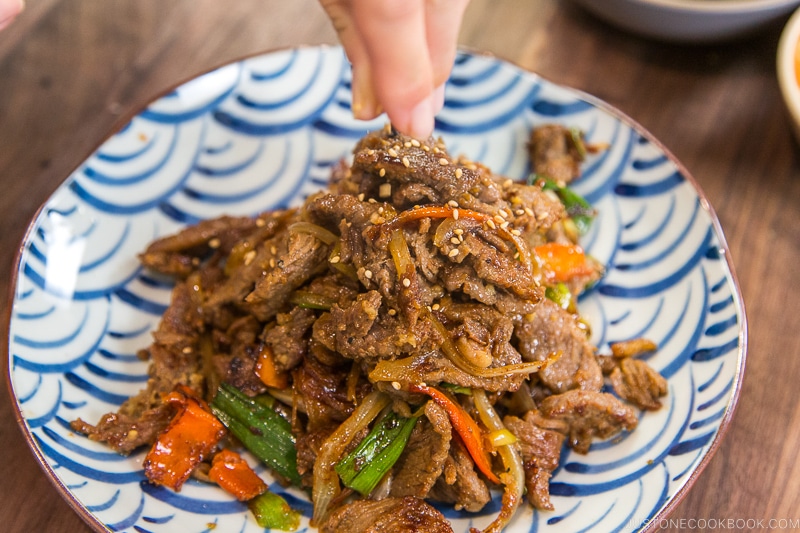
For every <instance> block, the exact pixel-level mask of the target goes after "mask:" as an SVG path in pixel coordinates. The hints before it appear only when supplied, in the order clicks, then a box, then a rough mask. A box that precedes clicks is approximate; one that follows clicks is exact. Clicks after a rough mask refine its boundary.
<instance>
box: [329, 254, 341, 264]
mask: <svg viewBox="0 0 800 533" xmlns="http://www.w3.org/2000/svg"><path fill="white" fill-rule="evenodd" d="M341 260H342V258H341V257H339V256H338V255H334V256H333V257H331V263H334V264H336V263H338V262H339V261H341Z"/></svg>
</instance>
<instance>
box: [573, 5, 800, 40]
mask: <svg viewBox="0 0 800 533" xmlns="http://www.w3.org/2000/svg"><path fill="white" fill-rule="evenodd" d="M573 1H574V2H575V3H577V4H580V5H581V6H582V7H584V8H585V9H586V10H587V11H590V12H592V13H593V14H595V15H597V16H598V17H599V18H601V19H603V20H605V21H606V22H609V23H611V24H613V25H615V26H618V27H619V28H622V29H624V30H627V31H630V32H633V33H636V34H639V35H642V36H645V37H650V38H653V39H658V40H662V41H669V42H675V43H696V44H707V43H713V42H720V41H726V40H731V39H734V38H738V37H743V36H746V35H749V34H752V33H754V32H757V31H758V30H761V29H763V28H765V27H766V26H768V25H769V24H770V23H772V22H774V21H776V20H778V19H780V18H781V17H784V16H787V15H788V14H789V13H791V12H792V11H793V10H794V9H795V8H796V7H797V6H800V0H603V1H602V2H598V1H596V0H573Z"/></svg>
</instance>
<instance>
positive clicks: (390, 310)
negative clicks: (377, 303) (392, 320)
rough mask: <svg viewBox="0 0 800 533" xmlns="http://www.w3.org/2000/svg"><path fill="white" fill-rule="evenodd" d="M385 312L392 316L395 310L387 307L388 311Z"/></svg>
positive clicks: (395, 312)
mask: <svg viewBox="0 0 800 533" xmlns="http://www.w3.org/2000/svg"><path fill="white" fill-rule="evenodd" d="M387 312H388V313H389V316H394V315H396V314H397V311H395V310H394V309H389V311H387Z"/></svg>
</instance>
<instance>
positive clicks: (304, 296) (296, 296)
mask: <svg viewBox="0 0 800 533" xmlns="http://www.w3.org/2000/svg"><path fill="white" fill-rule="evenodd" d="M289 302H290V303H293V304H295V305H296V306H298V307H303V308H305V309H320V310H322V311H330V309H331V307H333V304H335V303H336V300H334V299H333V298H329V297H327V296H323V295H321V294H315V293H313V292H309V291H300V290H297V291H294V292H293V293H292V294H291V295H290V296H289Z"/></svg>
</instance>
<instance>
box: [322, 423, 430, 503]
mask: <svg viewBox="0 0 800 533" xmlns="http://www.w3.org/2000/svg"><path fill="white" fill-rule="evenodd" d="M418 418H419V417H412V418H403V417H401V416H399V415H397V414H396V413H394V412H390V413H389V414H387V415H386V416H384V417H383V418H382V419H381V420H380V421H379V422H378V423H377V424H375V426H374V427H373V428H372V431H370V432H369V434H368V435H367V436H366V437H364V440H362V441H361V443H360V444H359V445H358V447H356V449H355V450H353V451H352V452H350V453H349V454H348V455H347V456H346V457H345V458H344V459H342V460H341V461H339V462H338V463H337V464H336V466H335V467H334V468H335V470H336V473H337V474H339V477H340V478H341V480H342V483H344V484H345V486H347V487H349V488H351V489H353V490H355V491H357V492H359V493H361V494H362V495H364V496H366V495H368V494H369V493H371V492H372V491H373V489H374V488H375V487H376V486H377V485H378V483H380V481H381V479H383V476H385V475H386V473H387V472H388V471H389V469H391V468H392V466H394V464H395V463H396V462H397V460H398V459H399V458H400V455H401V454H402V453H403V450H404V449H405V447H406V444H407V443H408V438H409V437H410V436H411V430H413V429H414V424H416V422H417V419H418Z"/></svg>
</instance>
